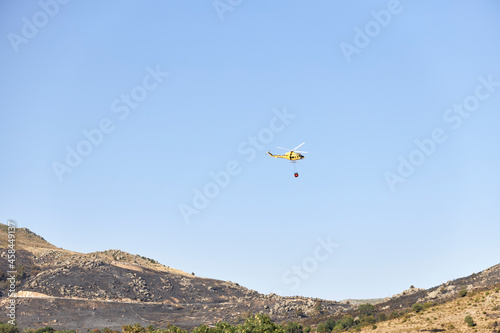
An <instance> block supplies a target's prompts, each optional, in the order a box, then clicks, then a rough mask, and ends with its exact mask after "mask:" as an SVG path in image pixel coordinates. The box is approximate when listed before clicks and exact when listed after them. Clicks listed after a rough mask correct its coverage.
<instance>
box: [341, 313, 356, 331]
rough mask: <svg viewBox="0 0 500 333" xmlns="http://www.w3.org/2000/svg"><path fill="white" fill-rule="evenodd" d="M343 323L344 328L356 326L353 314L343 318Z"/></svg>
mask: <svg viewBox="0 0 500 333" xmlns="http://www.w3.org/2000/svg"><path fill="white" fill-rule="evenodd" d="M341 323H342V326H344V328H350V327H353V326H354V319H353V318H352V317H351V316H349V315H347V316H344V317H343V318H342V321H341Z"/></svg>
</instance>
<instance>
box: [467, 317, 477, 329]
mask: <svg viewBox="0 0 500 333" xmlns="http://www.w3.org/2000/svg"><path fill="white" fill-rule="evenodd" d="M465 322H466V323H467V325H468V326H469V327H474V326H476V323H474V319H472V317H471V316H469V315H467V316H466V317H465Z"/></svg>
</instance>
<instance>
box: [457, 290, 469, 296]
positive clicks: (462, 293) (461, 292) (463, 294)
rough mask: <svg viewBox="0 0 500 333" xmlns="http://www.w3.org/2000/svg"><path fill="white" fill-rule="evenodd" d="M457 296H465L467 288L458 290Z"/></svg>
mask: <svg viewBox="0 0 500 333" xmlns="http://www.w3.org/2000/svg"><path fill="white" fill-rule="evenodd" d="M458 296H460V297H465V296H467V290H465V289H462V290H460V292H459V293H458Z"/></svg>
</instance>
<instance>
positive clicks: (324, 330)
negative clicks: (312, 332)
mask: <svg viewBox="0 0 500 333" xmlns="http://www.w3.org/2000/svg"><path fill="white" fill-rule="evenodd" d="M316 332H318V333H328V332H330V329H329V328H328V327H327V326H326V324H324V323H323V324H319V325H318V328H317V329H316Z"/></svg>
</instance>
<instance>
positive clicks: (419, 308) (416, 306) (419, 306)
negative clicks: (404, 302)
mask: <svg viewBox="0 0 500 333" xmlns="http://www.w3.org/2000/svg"><path fill="white" fill-rule="evenodd" d="M411 309H412V310H413V311H415V312H417V313H418V312H420V311H422V310H423V309H424V307H423V306H422V304H419V303H415V304H413V306H412V307H411Z"/></svg>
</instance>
